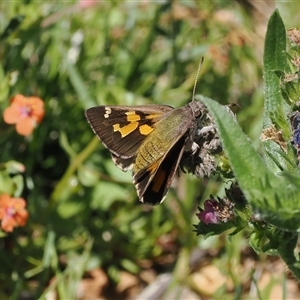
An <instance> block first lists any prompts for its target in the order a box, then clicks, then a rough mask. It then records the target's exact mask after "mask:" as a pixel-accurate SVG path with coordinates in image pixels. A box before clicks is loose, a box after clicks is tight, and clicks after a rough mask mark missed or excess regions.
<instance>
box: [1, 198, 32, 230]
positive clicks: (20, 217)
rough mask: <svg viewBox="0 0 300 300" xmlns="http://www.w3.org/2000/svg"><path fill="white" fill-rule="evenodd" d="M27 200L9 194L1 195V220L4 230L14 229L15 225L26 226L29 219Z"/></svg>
mask: <svg viewBox="0 0 300 300" xmlns="http://www.w3.org/2000/svg"><path fill="white" fill-rule="evenodd" d="M25 206H26V202H25V200H24V199H23V198H12V197H10V196H9V195H8V194H3V195H1V196H0V220H2V222H1V228H2V230H4V231H6V232H11V231H13V229H14V227H17V226H24V225H25V224H26V221H27V219H28V211H27V210H26V209H25Z"/></svg>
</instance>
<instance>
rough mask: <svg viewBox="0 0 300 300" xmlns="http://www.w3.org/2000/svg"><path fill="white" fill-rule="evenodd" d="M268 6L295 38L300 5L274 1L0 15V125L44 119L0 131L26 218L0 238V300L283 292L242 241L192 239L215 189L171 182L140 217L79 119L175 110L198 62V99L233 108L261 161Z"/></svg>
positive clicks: (7, 10)
mask: <svg viewBox="0 0 300 300" xmlns="http://www.w3.org/2000/svg"><path fill="white" fill-rule="evenodd" d="M276 6H277V7H278V9H279V12H280V14H281V15H282V18H283V20H284V22H285V24H286V28H287V29H289V28H291V27H299V26H300V24H299V23H300V21H299V20H300V18H299V14H300V12H299V9H298V7H299V5H298V3H297V2H294V3H292V2H285V1H280V2H279V1H278V2H272V1H268V2H261V1H162V2H160V3H155V2H151V1H93V0H91V1H83V0H82V1H78V2H77V1H44V2H40V1H30V0H27V1H6V2H4V1H2V2H1V4H0V39H1V43H0V111H1V112H3V110H4V109H5V108H6V107H8V105H9V99H10V97H12V96H14V95H15V94H19V93H21V94H24V95H28V96H30V95H36V96H38V97H40V98H41V99H43V100H44V101H45V111H46V114H45V118H44V120H43V122H42V123H41V124H40V125H39V126H38V127H37V128H36V130H35V131H34V133H33V135H32V136H30V137H27V138H24V137H21V136H19V135H18V134H17V133H16V132H15V129H14V127H13V126H10V125H7V124H5V123H4V122H3V119H2V118H1V120H0V122H1V127H0V153H1V161H0V163H5V162H7V161H10V160H16V161H19V162H21V163H23V164H24V165H25V167H26V171H25V173H24V174H23V181H22V183H21V188H20V184H19V186H18V187H19V189H18V191H15V192H16V193H18V192H19V193H20V194H18V195H17V196H19V195H21V196H22V197H24V199H26V201H27V207H28V210H29V214H30V217H29V220H28V223H27V225H26V226H25V227H21V228H18V229H16V230H15V231H14V232H13V233H12V234H4V233H2V234H1V236H2V238H1V240H0V249H1V256H0V266H1V267H0V298H1V299H7V298H10V299H37V298H38V297H41V298H45V297H46V296H49V295H51V296H52V297H53V298H51V299H91V298H95V299H96V298H101V297H102V298H107V299H126V298H129V297H134V295H141V294H139V293H141V292H142V290H143V289H144V288H145V287H146V286H147V285H149V284H151V283H153V282H154V281H155V280H156V278H157V276H158V275H159V274H162V273H167V274H170V283H171V284H170V285H169V288H168V289H167V292H168V293H169V294H166V290H164V291H163V292H164V293H165V295H168V296H165V297H166V299H170V298H172V299H173V298H175V296H174V295H175V294H172V293H176V297H177V298H180V297H181V298H182V299H187V298H191V297H195V299H197V298H196V297H198V298H199V299H202V298H201V297H204V296H205V297H214V298H215V299H217V298H218V297H221V296H222V299H233V298H235V299H242V298H245V299H246V298H247V297H250V296H253V295H255V296H257V294H256V292H253V290H255V291H256V288H257V289H258V290H259V291H260V293H261V295H263V296H266V297H267V298H269V297H271V296H270V295H272V292H273V290H274V289H275V288H278V286H281V288H282V286H284V287H286V286H287V285H288V284H289V283H290V282H289V281H287V280H286V278H285V269H284V266H281V265H280V264H279V262H278V260H276V259H275V258H274V260H268V261H266V259H265V257H262V256H260V257H257V256H256V255H255V254H254V252H253V251H252V250H250V249H249V248H248V246H247V240H246V239H244V238H243V236H242V235H237V236H236V237H235V238H234V239H233V240H232V241H231V243H229V242H228V241H227V240H226V238H225V237H224V236H220V237H216V238H210V239H208V240H203V238H202V237H196V235H195V233H194V232H193V224H196V223H197V222H198V221H197V218H196V215H195V213H196V211H197V206H198V205H200V206H201V203H203V200H205V199H207V198H208V197H209V195H210V194H213V195H217V194H218V193H222V190H223V183H222V181H221V179H220V178H219V176H217V175H216V176H214V177H213V178H211V179H209V180H202V181H199V180H198V179H196V178H193V176H191V175H182V176H180V177H179V179H178V180H176V182H175V184H174V189H171V191H170V192H169V194H168V196H167V199H166V201H165V202H164V203H163V204H162V205H159V206H157V207H151V206H147V205H142V204H140V203H139V202H138V199H137V196H136V191H135V188H134V186H133V185H132V183H131V175H130V172H128V173H123V172H122V171H120V170H119V169H118V168H116V167H115V166H114V164H113V162H112V160H111V158H110V154H109V152H108V150H107V149H105V148H104V147H103V146H102V145H101V143H100V142H99V141H98V139H97V138H96V137H94V134H93V132H92V130H91V129H90V127H89V125H88V123H87V121H86V119H85V117H84V111H85V109H87V108H89V107H92V106H96V105H104V104H105V105H106V104H107V105H138V104H149V103H157V104H167V105H171V106H174V107H179V106H182V105H185V104H187V103H188V102H189V101H190V100H191V97H192V89H193V85H194V81H195V77H196V73H197V67H198V63H199V61H200V59H201V57H204V64H203V66H202V69H201V73H200V78H199V80H198V83H197V89H196V93H197V94H203V95H206V96H209V97H210V98H212V99H215V100H216V101H218V102H219V103H221V104H228V103H236V104H238V105H239V106H240V107H241V109H240V111H239V113H238V121H239V123H240V125H241V126H242V128H243V130H244V132H245V133H246V134H248V135H249V136H250V138H251V139H252V140H253V143H254V144H255V145H256V146H257V147H258V146H259V136H260V131H261V118H262V111H263V92H262V90H263V83H262V73H261V68H262V55H263V47H264V34H265V32H266V24H267V21H268V18H269V16H270V15H271V14H272V12H273V10H274V8H275V7H276ZM0 184H5V182H4V181H2V182H0ZM208 266H209V267H210V269H208V270H206V269H205V268H204V267H208ZM270 266H272V267H271V268H272V269H273V270H274V269H276V268H278V269H276V270H278V272H271V273H270V272H268V268H269V269H270ZM203 269H204V270H206V272H208V275H207V273H205V272H204V271H201V270H203ZM201 276H202V277H201ZM264 276H267V278H268V280H267V279H265V280H266V282H265V284H262V285H260V282H261V281H260V280H262V282H263V279H264ZM207 277H208V278H210V280H209V279H207ZM203 278H206V280H208V282H209V284H208V283H207V281H205V279H203ZM202 280H203V281H202ZM287 282H288V283H287ZM291 282H292V281H291ZM283 283H284V284H283ZM89 284H91V286H93V287H94V289H96V291H95V292H94V294H92V295H90V294H88V293H89V292H91V291H92V288H89ZM122 284H123V286H122ZM291 284H292V283H291ZM215 285H216V286H215ZM160 286H162V285H160ZM179 286H180V287H181V289H180V290H178V287H179ZM208 286H210V287H212V286H213V288H208ZM255 287H256V288H255ZM293 287H294V286H293ZM186 289H187V290H188V291H189V292H190V293H194V294H188V295H189V296H184V295H186V294H184V293H185V292H186ZM283 289H284V288H283ZM290 291H292V288H290ZM253 293H254V294H253ZM87 295H89V296H87ZM161 295H162V294H159V297H163V296H161ZM191 295H193V296H191ZM55 297H56V298H55ZM88 297H90V298H88ZM267 298H265V297H263V299H267ZM140 299H141V298H140Z"/></svg>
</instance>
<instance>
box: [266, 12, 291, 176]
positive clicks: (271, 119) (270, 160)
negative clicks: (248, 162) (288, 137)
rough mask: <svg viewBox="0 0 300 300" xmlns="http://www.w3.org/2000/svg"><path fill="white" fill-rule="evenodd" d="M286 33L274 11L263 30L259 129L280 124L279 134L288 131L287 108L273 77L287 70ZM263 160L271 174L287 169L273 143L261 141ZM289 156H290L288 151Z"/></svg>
mask: <svg viewBox="0 0 300 300" xmlns="http://www.w3.org/2000/svg"><path fill="white" fill-rule="evenodd" d="M285 51H286V30H285V27H284V24H283V21H282V19H281V16H280V14H279V12H278V10H275V12H274V13H273V14H272V16H271V18H270V20H269V23H268V28H267V34H266V40H265V49H264V57H263V78H264V94H265V102H264V116H263V128H264V129H265V128H268V127H269V126H270V125H271V124H274V123H275V125H278V124H280V126H281V128H282V129H283V130H286V131H287V130H288V128H289V125H288V121H287V117H286V116H287V114H288V111H289V106H288V105H287V103H286V102H285V100H284V98H283V96H282V94H281V93H280V78H279V77H278V76H277V75H276V72H277V71H278V70H281V71H287V70H288V69H289V67H288V63H287V57H286V52H285ZM263 145H264V148H265V155H264V159H265V162H266V164H267V165H268V167H269V168H270V169H272V170H273V171H274V172H278V171H282V170H287V169H289V168H290V167H291V165H290V164H289V163H288V161H287V160H286V159H284V157H283V155H282V150H281V149H280V147H279V146H278V145H277V144H276V143H275V142H274V141H271V140H269V141H265V142H264V143H263ZM289 156H290V157H291V158H292V156H293V153H292V151H291V150H290V151H289Z"/></svg>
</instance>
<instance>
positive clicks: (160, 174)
mask: <svg viewBox="0 0 300 300" xmlns="http://www.w3.org/2000/svg"><path fill="white" fill-rule="evenodd" d="M165 178H166V172H165V171H163V170H158V171H157V173H156V174H155V176H154V178H153V180H152V190H153V191H154V192H155V193H158V192H159V190H160V188H161V186H162V185H163V183H164V180H165Z"/></svg>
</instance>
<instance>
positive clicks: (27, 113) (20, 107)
mask: <svg viewBox="0 0 300 300" xmlns="http://www.w3.org/2000/svg"><path fill="white" fill-rule="evenodd" d="M44 114H45V111H44V102H43V101H42V100H41V99H40V98H38V97H25V96H23V95H21V94H18V95H16V96H15V97H13V98H12V99H11V105H10V106H9V107H8V108H6V109H5V110H4V114H3V119H4V122H6V123H7V124H16V131H17V132H18V134H20V135H25V136H27V135H30V134H31V133H32V131H33V129H34V127H35V126H36V124H37V123H40V122H41V121H42V119H43V117H44Z"/></svg>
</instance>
